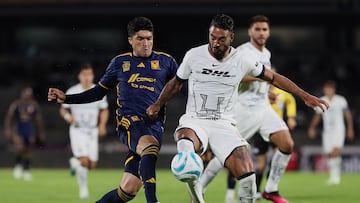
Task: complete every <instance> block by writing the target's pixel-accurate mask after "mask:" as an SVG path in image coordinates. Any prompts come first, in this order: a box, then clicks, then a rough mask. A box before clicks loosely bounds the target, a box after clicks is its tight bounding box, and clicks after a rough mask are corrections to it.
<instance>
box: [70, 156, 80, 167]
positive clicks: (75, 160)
mask: <svg viewBox="0 0 360 203" xmlns="http://www.w3.org/2000/svg"><path fill="white" fill-rule="evenodd" d="M69 163H70V167H71V168H72V169H75V170H76V169H77V168H78V167H79V166H80V160H79V159H78V158H76V157H71V158H70V160H69Z"/></svg>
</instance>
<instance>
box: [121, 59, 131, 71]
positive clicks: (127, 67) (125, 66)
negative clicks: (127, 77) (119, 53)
mask: <svg viewBox="0 0 360 203" xmlns="http://www.w3.org/2000/svg"><path fill="white" fill-rule="evenodd" d="M122 69H123V72H127V71H129V70H130V61H123V64H122Z"/></svg>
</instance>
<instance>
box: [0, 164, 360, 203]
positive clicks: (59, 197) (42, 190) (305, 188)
mask: <svg viewBox="0 0 360 203" xmlns="http://www.w3.org/2000/svg"><path fill="white" fill-rule="evenodd" d="M32 174H33V180H32V181H29V182H25V181H23V180H15V179H13V177H12V170H11V169H0V202H1V203H40V202H41V203H65V202H66V203H85V202H92V203H93V202H95V201H96V200H97V199H98V198H100V197H101V196H102V195H103V194H105V193H106V192H107V191H109V190H110V189H113V188H115V187H116V186H117V185H118V184H119V181H120V180H121V175H122V170H121V169H119V170H113V169H96V170H93V171H90V173H89V190H90V195H91V198H90V199H87V200H80V199H79V198H78V188H77V183H76V177H71V176H70V174H69V171H68V170H65V169H33V170H32ZM326 179H327V174H323V173H300V172H287V173H286V174H285V176H284V177H283V179H282V182H281V183H280V189H281V194H282V195H283V196H284V197H286V198H287V199H288V200H289V201H290V202H291V203H324V202H327V203H339V202H346V203H357V202H360V193H359V188H358V186H359V183H360V175H359V174H343V176H342V182H341V184H340V185H336V186H330V185H327V184H326ZM157 184H158V185H157V194H158V198H159V201H160V202H161V203H188V202H190V201H189V195H188V193H187V190H186V186H185V183H182V182H179V181H178V180H176V179H175V178H174V177H173V175H172V174H171V173H170V170H164V169H162V170H158V171H157ZM225 187H226V172H224V171H222V172H220V174H219V175H218V176H217V177H215V179H214V180H213V182H212V183H211V184H210V185H209V187H208V188H207V190H206V193H205V200H206V202H207V203H222V202H224V195H225ZM143 192H144V191H143V189H141V190H140V192H139V194H138V195H137V197H136V198H135V199H134V200H132V201H131V202H132V203H144V202H146V201H145V198H144V193H143ZM257 202H260V203H266V202H269V201H266V200H260V201H257ZM269 203H270V202H269Z"/></svg>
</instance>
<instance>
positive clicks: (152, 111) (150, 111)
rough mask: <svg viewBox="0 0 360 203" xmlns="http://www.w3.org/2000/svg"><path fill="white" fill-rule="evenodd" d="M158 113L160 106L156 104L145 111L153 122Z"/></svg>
mask: <svg viewBox="0 0 360 203" xmlns="http://www.w3.org/2000/svg"><path fill="white" fill-rule="evenodd" d="M159 111H160V106H159V105H158V104H152V105H150V106H149V107H148V108H147V109H146V114H147V115H148V116H149V117H150V118H151V119H152V120H155V119H156V118H157V117H158V113H159Z"/></svg>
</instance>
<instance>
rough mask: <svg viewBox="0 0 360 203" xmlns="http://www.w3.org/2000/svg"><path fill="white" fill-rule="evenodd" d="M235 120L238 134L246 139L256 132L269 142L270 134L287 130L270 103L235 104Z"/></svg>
mask: <svg viewBox="0 0 360 203" xmlns="http://www.w3.org/2000/svg"><path fill="white" fill-rule="evenodd" d="M235 118H236V121H237V127H238V128H239V131H240V135H241V136H243V137H244V138H245V139H246V140H248V139H250V138H251V137H252V136H253V135H254V134H255V133H256V132H258V133H260V135H261V137H262V138H263V139H264V140H265V141H266V142H269V137H270V134H272V133H275V132H278V131H281V130H288V127H287V125H286V123H285V122H284V121H283V120H282V119H281V118H280V117H279V115H277V114H276V112H275V111H274V110H273V109H272V107H271V106H270V105H267V104H266V105H261V106H245V105H242V104H240V103H239V104H238V105H237V106H236V117H235Z"/></svg>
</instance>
